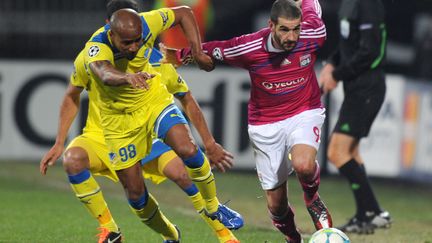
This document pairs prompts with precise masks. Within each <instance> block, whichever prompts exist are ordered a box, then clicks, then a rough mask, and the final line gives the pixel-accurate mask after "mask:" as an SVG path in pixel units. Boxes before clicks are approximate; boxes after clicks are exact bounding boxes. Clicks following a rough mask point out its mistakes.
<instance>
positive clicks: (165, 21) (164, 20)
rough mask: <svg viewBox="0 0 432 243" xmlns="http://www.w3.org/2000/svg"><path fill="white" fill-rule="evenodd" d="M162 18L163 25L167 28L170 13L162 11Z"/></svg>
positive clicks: (160, 12)
mask: <svg viewBox="0 0 432 243" xmlns="http://www.w3.org/2000/svg"><path fill="white" fill-rule="evenodd" d="M159 14H160V16H161V17H162V22H163V23H162V25H163V26H165V25H166V23H167V22H168V13H164V12H162V11H159Z"/></svg>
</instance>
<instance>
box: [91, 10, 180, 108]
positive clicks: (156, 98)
mask: <svg viewBox="0 0 432 243" xmlns="http://www.w3.org/2000/svg"><path fill="white" fill-rule="evenodd" d="M139 15H140V17H141V22H142V25H143V33H142V35H143V45H142V46H141V48H140V49H139V51H138V53H137V55H136V56H135V58H134V59H132V60H128V59H127V58H125V57H124V56H122V55H121V53H120V52H119V51H118V50H117V49H116V48H115V47H114V46H113V44H112V41H111V39H110V35H109V32H110V27H109V25H105V26H104V27H102V28H100V29H99V30H97V31H96V32H95V33H94V34H93V35H92V37H91V38H90V40H89V41H88V42H87V43H86V46H85V49H84V52H85V63H86V65H88V64H90V63H91V62H94V61H102V60H104V61H109V62H110V63H111V64H112V65H113V66H114V67H115V68H116V69H118V70H120V71H123V72H126V73H137V72H148V73H152V74H156V76H155V77H154V78H152V79H150V80H148V84H149V86H150V88H149V90H142V89H135V88H132V87H131V86H130V85H123V86H118V87H113V86H107V85H104V84H103V83H102V81H101V80H100V79H99V78H98V77H97V76H96V75H95V74H94V73H93V72H92V71H91V70H90V69H89V73H90V77H91V79H92V80H95V83H96V88H97V89H98V93H99V99H98V102H99V107H100V109H101V114H105V113H108V114H122V113H128V112H133V111H135V110H137V109H139V108H140V107H142V106H150V105H151V107H154V108H155V109H161V108H160V106H163V107H162V109H163V108H164V107H165V106H166V105H168V104H170V103H172V102H173V97H172V95H171V94H170V93H169V92H168V91H167V90H166V88H165V86H164V85H163V84H162V82H161V76H160V74H158V73H157V72H156V71H155V70H154V69H153V68H152V66H151V65H150V63H149V58H150V55H151V50H152V49H151V48H152V47H153V45H154V42H155V40H156V38H157V36H158V35H159V34H160V33H161V32H162V31H164V30H166V29H168V28H170V27H171V26H172V24H173V22H174V20H175V16H174V12H173V11H172V10H171V9H169V8H162V9H158V10H153V11H150V12H144V13H140V14H139Z"/></svg>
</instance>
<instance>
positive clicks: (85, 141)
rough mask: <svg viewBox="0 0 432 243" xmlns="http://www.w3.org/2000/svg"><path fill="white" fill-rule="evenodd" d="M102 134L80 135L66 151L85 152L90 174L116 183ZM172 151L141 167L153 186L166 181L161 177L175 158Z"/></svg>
mask: <svg viewBox="0 0 432 243" xmlns="http://www.w3.org/2000/svg"><path fill="white" fill-rule="evenodd" d="M104 141H105V140H104V137H103V135H102V134H93V133H88V134H86V133H85V134H82V135H80V136H78V137H76V138H74V139H73V140H72V141H71V142H70V143H69V145H68V146H67V148H66V150H67V149H69V148H72V147H80V148H82V149H84V150H85V151H86V152H87V155H88V159H89V163H90V165H89V166H90V172H91V173H92V174H94V175H97V176H106V177H108V178H109V179H111V180H113V181H115V182H118V180H119V179H118V177H117V174H116V173H115V170H114V169H113V167H112V165H111V162H110V160H109V150H108V148H107V146H106V145H105V142H104ZM176 156H177V155H176V154H175V153H174V151H172V150H171V151H167V152H165V153H164V154H162V155H161V156H159V157H158V158H156V159H154V160H152V161H150V162H148V163H146V164H145V165H144V166H143V174H144V178H145V179H149V180H150V181H151V182H153V183H155V184H159V183H161V182H162V181H164V180H166V177H165V176H164V175H163V170H164V168H165V166H166V165H167V164H168V163H169V162H170V161H171V160H172V159H174V158H175V157H176Z"/></svg>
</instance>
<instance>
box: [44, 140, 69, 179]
mask: <svg viewBox="0 0 432 243" xmlns="http://www.w3.org/2000/svg"><path fill="white" fill-rule="evenodd" d="M63 151H64V146H63V145H58V144H55V145H54V146H53V147H52V148H51V149H50V150H49V151H48V153H46V154H45V156H44V157H43V158H42V160H41V161H40V165H39V170H40V173H41V174H42V175H46V172H47V170H48V166H53V165H54V164H55V163H56V161H57V160H58V158H60V156H61V155H62V154H63Z"/></svg>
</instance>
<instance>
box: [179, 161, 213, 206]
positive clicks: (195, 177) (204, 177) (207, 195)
mask: <svg viewBox="0 0 432 243" xmlns="http://www.w3.org/2000/svg"><path fill="white" fill-rule="evenodd" d="M186 169H187V171H188V173H189V176H190V177H191V179H192V181H193V182H194V183H195V184H196V186H197V187H198V189H199V191H200V193H201V195H202V197H203V198H204V201H205V209H206V210H207V212H208V213H210V214H212V213H214V212H216V211H217V209H218V206H219V200H218V199H217V197H216V182H215V179H214V176H213V173H212V172H211V168H210V163H209V161H208V160H207V157H205V156H204V163H203V165H202V166H201V167H199V168H189V167H186Z"/></svg>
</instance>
